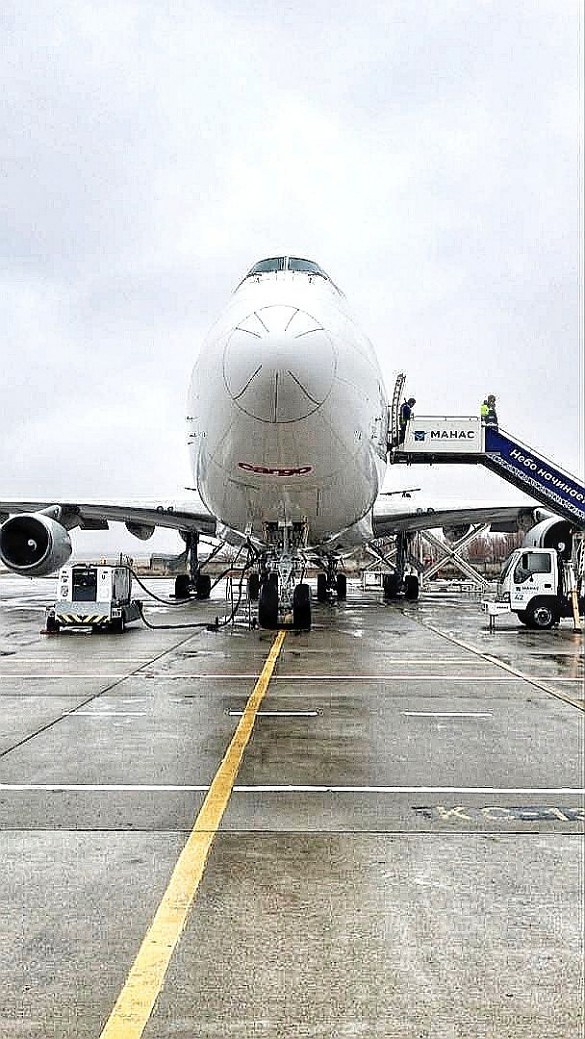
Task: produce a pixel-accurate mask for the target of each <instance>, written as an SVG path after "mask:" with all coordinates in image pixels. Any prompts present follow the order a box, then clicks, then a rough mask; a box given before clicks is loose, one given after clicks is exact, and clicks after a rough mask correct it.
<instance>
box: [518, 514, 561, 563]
mask: <svg viewBox="0 0 585 1039" xmlns="http://www.w3.org/2000/svg"><path fill="white" fill-rule="evenodd" d="M522 547H523V548H554V549H556V551H557V552H558V554H559V556H560V557H561V558H562V559H565V560H569V559H570V558H571V552H572V548H573V527H572V525H571V524H570V523H569V522H568V520H563V519H559V518H558V516H551V517H550V518H549V519H545V520H541V522H540V523H537V524H536V526H535V527H531V529H530V530H529V531H527V532H526V534H525V535H524V541H523V542H522Z"/></svg>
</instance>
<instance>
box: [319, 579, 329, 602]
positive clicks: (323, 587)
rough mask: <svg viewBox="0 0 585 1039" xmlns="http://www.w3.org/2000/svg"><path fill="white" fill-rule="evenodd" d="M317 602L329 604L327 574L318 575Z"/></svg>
mask: <svg viewBox="0 0 585 1039" xmlns="http://www.w3.org/2000/svg"><path fill="white" fill-rule="evenodd" d="M317 602H327V574H317Z"/></svg>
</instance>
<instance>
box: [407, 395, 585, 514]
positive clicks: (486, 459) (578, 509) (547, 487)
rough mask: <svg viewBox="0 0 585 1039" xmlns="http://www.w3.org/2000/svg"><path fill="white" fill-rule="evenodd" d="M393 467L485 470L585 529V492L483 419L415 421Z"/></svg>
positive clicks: (573, 478) (561, 471)
mask: <svg viewBox="0 0 585 1039" xmlns="http://www.w3.org/2000/svg"><path fill="white" fill-rule="evenodd" d="M388 457H389V461H390V462H391V463H392V464H393V465H396V464H406V465H413V464H417V463H419V464H421V463H423V464H427V465H428V464H429V463H430V464H432V465H435V464H451V465H453V464H458V465H461V464H464V465H484V466H485V467H486V468H487V469H491V471H492V472H494V473H497V474H498V476H501V477H502V479H504V480H507V482H508V483H511V484H513V486H514V487H516V488H517V489H518V490H519V491H523V492H524V493H525V494H528V495H529V496H530V497H531V498H534V499H535V500H536V501H538V502H540V504H541V505H544V506H545V507H546V508H547V509H550V511H551V512H553V513H555V514H556V515H557V516H562V517H563V518H564V519H566V520H568V521H569V522H570V523H573V524H574V525H575V526H576V527H577V528H581V529H585V486H584V485H583V482H582V481H581V480H580V479H579V478H578V477H576V476H573V474H572V473H568V472H567V471H566V470H565V469H562V468H561V467H560V466H558V465H557V464H556V463H555V462H551V460H550V459H548V458H546V456H545V455H543V454H541V453H539V452H537V451H535V450H534V449H533V448H531V447H528V446H527V445H526V444H523V443H522V441H521V440H518V439H517V438H516V437H514V436H512V434H511V433H507V432H506V431H505V430H503V429H500V428H499V427H498V426H489V425H482V423H481V419H480V418H479V416H475V415H464V416H461V415H460V416H453V415H447V416H435V415H427V416H421V417H420V418H419V417H416V418H412V419H411V420H410V422H409V423H408V426H407V428H406V433H405V437H404V441H403V443H398V444H397V443H396V441H395V440H393V439H391V440H390V443H389V455H388Z"/></svg>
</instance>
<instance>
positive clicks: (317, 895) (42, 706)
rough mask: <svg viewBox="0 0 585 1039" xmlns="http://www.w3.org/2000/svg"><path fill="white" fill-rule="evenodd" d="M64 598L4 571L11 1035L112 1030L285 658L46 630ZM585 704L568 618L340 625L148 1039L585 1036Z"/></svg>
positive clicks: (401, 619)
mask: <svg viewBox="0 0 585 1039" xmlns="http://www.w3.org/2000/svg"><path fill="white" fill-rule="evenodd" d="M155 587H156V591H157V593H158V594H161V593H163V594H164V593H166V592H168V591H169V590H170V583H168V582H157V583H156V586H155ZM53 589H54V583H53V582H52V581H27V582H24V581H22V580H18V579H13V578H10V577H2V578H1V579H0V708H1V713H0V719H1V720H0V864H1V872H0V898H1V905H2V910H3V911H2V921H1V923H0V934H1V935H2V939H3V941H2V942H1V944H0V950H1V951H0V1036H2V1039H4V1037H12V1036H27V1037H31V1039H64V1037H73V1036H75V1037H79V1039H85V1037H95V1039H98V1037H99V1036H100V1035H101V1034H102V1031H103V1029H104V1026H105V1023H106V1021H107V1019H108V1017H109V1014H110V1012H111V1010H112V1007H113V1005H114V1003H115V1001H116V999H117V997H118V995H119V993H120V991H121V989H122V987H123V985H124V982H125V979H126V976H127V974H128V971H129V969H130V967H131V965H132V963H133V961H134V959H135V957H136V953H137V951H138V948H139V946H140V944H141V942H142V939H143V937H144V935H145V933H146V931H147V929H148V927H149V925H150V923H151V921H152V918H153V916H154V913H155V911H156V909H157V907H158V905H159V903H160V901H161V898H162V897H163V895H164V893H165V890H166V888H167V885H168V883H169V879H170V876H171V874H172V872H173V869H174V867H175V863H176V861H177V858H178V856H179V854H180V852H181V849H182V848H183V846H184V844H185V841H186V840H187V837H188V835H189V833H190V831H191V828H192V827H193V824H194V821H195V819H196V817H197V814H198V812H199V809H200V807H201V805H202V803H203V800H204V798H205V796H206V793H207V790H208V788H209V785H210V783H211V782H212V780H213V778H214V776H215V775H216V773H217V772H218V768H219V766H220V762H221V760H222V757H223V755H224V752H225V749H226V747H227V745H228V744H229V743H230V740H231V738H232V735H233V733H234V730H235V728H236V725H237V724H238V721H239V719H240V717H241V712H242V711H243V710H244V707H245V705H246V702H247V700H248V697H249V695H250V693H251V692H252V689H253V688H254V686H255V683H256V679H257V677H258V675H259V674H260V672H261V670H262V667H263V665H264V662H265V660H266V658H267V655H268V653H269V650H270V647H271V645H272V643H273V641H274V635H273V634H272V633H268V632H262V633H260V632H257V631H256V632H253V631H249V630H247V629H246V628H245V627H244V626H243V625H242V626H240V625H238V626H236V627H235V628H233V629H232V628H231V627H229V628H226V629H225V630H223V631H220V632H217V633H212V632H208V631H205V630H201V629H194V630H186V629H177V630H174V631H169V630H157V631H151V630H148V629H145V628H144V627H142V626H141V625H133V626H132V627H131V628H129V629H128V631H127V632H126V634H124V635H121V636H119V635H118V636H116V635H87V634H81V633H79V634H74V633H65V634H62V635H60V636H58V637H55V636H51V637H47V636H45V635H42V634H40V628H41V627H42V621H43V609H44V604H45V602H48V601H49V600H50V597H51V595H52V593H53ZM217 596H218V597H217V598H216V599H215V600H214V601H213V602H211V603H209V604H205V605H201V604H199V605H197V606H194V607H191V608H179V609H176V608H175V609H170V608H169V609H166V608H165V607H163V606H158V607H156V606H153V607H152V609H151V611H150V612H149V614H148V615H149V617H150V619H151V621H152V623H155V624H161V625H162V624H173V623H185V622H188V621H189V620H191V619H192V620H195V621H199V620H201V619H209V620H211V619H213V618H214V617H215V615H216V614H218V613H219V614H220V615H221V614H222V613H223V610H224V600H223V598H222V592H221V590H218V593H217ZM583 695H584V691H583V647H582V640H581V638H580V637H579V636H578V635H575V634H574V633H573V631H572V626H571V625H569V624H568V622H566V626H564V625H561V627H559V628H558V629H555V630H552V631H549V632H531V631H528V630H527V629H526V628H522V627H521V626H520V625H519V624H517V622H516V619H515V618H514V617H504V618H499V619H498V626H497V630H496V631H495V632H493V633H491V632H489V631H488V625H487V618H485V617H484V616H483V615H482V614H481V613H480V611H479V606H478V602H477V601H476V600H474V599H473V598H470V597H468V596H466V595H463V594H432V593H430V594H428V595H426V596H424V597H423V598H422V599H421V600H420V602H419V603H412V604H404V605H388V606H386V605H384V604H383V603H382V602H381V600H380V597H379V595H378V594H377V593H376V592H373V591H368V592H363V591H362V590H361V588H360V586H359V585H358V584H357V583H355V584H354V583H350V587H349V596H348V602H347V603H346V604H345V605H343V606H340V607H329V606H319V607H315V609H314V627H313V630H312V631H311V633H310V634H306V633H304V634H300V635H295V634H294V633H289V634H287V636H286V639H285V642H284V646H283V649H282V651H281V653H280V657H279V659H278V662H277V664H276V668H275V671H274V674H273V676H272V678H271V680H270V683H269V685H268V689H267V693H266V696H265V699H264V701H263V703H262V705H261V708H260V711H259V713H258V716H257V718H256V721H255V726H254V731H253V735H252V738H251V741H250V743H249V745H248V747H247V749H246V751H245V754H244V758H243V762H242V766H241V769H240V771H239V774H238V776H237V779H236V783H235V787H234V789H233V792H232V794H231V797H230V798H229V800H228V803H227V809H226V811H225V814H224V816H223V819H222V822H221V826H220V829H219V832H218V833H217V834H216V836H215V839H214V841H213V845H212V848H211V852H210V856H209V860H208V862H207V866H206V868H205V871H204V874H203V878H202V881H201V884H200V887H199V889H198V891H197V895H196V898H195V902H194V905H193V907H192V910H191V912H190V915H189V917H188V919H187V923H186V927H185V930H184V932H183V934H182V936H181V938H180V940H179V942H178V944H177V947H176V949H175V951H174V955H173V956H172V958H171V962H170V966H169V969H168V973H167V976H166V981H165V984H164V988H163V989H162V991H161V992H160V994H159V995H158V998H157V1001H156V1004H155V1006H154V1010H153V1012H152V1015H151V1016H150V1019H149V1021H148V1023H147V1025H146V1028H145V1030H144V1035H145V1037H149V1039H154V1037H157V1039H166V1037H167V1036H168V1037H185V1039H187V1037H189V1039H191V1037H193V1036H195V1035H196V1036H204V1037H215V1036H217V1037H220V1036H221V1037H231V1036H238V1037H242V1036H245V1037H248V1036H260V1037H267V1039H268V1037H281V1036H282V1037H287V1039H288V1037H297V1036H299V1037H300V1036H303V1037H304V1036H319V1037H321V1036H323V1037H332V1039H333V1037H346V1036H347V1037H349V1036H351V1037H354V1036H368V1037H369V1036H375V1037H378V1036H379V1037H393V1039H414V1037H416V1039H418V1037H425V1039H426V1037H429V1039H431V1037H432V1039H453V1037H456V1039H459V1037H461V1039H463V1037H465V1039H467V1037H469V1036H474V1037H476V1036H481V1037H483V1036H486V1037H487V1036H490V1037H492V1036H497V1037H510V1039H512V1037H513V1039H516V1037H518V1039H520V1037H529V1036H530V1037H531V1039H532V1037H534V1036H536V1035H546V1036H547V1037H551V1039H557V1037H558V1039H561V1037H562V1039H566V1037H568V1036H572V1035H575V1036H578V1035H579V1034H581V1030H582V1027H583V1024H582V1017H581V1013H582V1009H581V1008H582V982H583V969H582V963H583V924H584V915H583V890H582V889H583V872H584V871H583V866H584V853H583V828H584V818H585V808H584V803H585V802H584V787H585V777H584V739H583V736H584V726H583V712H582V710H581V709H580V707H581V705H582V703H583Z"/></svg>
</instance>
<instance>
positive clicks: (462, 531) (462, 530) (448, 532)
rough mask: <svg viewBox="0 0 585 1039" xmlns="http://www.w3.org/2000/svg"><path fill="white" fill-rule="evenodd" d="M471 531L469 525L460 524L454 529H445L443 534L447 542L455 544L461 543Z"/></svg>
mask: <svg viewBox="0 0 585 1039" xmlns="http://www.w3.org/2000/svg"><path fill="white" fill-rule="evenodd" d="M470 530H471V527H470V525H469V523H459V524H457V525H456V526H453V527H443V534H444V536H445V537H446V539H447V541H450V542H451V543H453V542H454V541H460V540H461V538H464V537H465V535H466V534H467V533H469V531H470Z"/></svg>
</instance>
